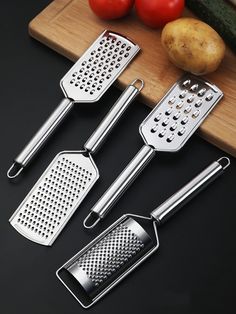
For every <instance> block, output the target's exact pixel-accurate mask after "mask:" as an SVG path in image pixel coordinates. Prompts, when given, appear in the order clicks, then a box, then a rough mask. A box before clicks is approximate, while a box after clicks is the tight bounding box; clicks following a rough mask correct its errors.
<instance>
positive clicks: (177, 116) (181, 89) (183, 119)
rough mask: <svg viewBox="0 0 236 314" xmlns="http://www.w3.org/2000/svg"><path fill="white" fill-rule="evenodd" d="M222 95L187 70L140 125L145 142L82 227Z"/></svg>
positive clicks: (177, 145) (181, 139)
mask: <svg viewBox="0 0 236 314" xmlns="http://www.w3.org/2000/svg"><path fill="white" fill-rule="evenodd" d="M222 97H223V93H222V91H221V90H219V89H218V88H217V87H216V86H215V85H213V84H211V83H210V82H208V81H206V80H203V79H201V78H198V77H196V76H194V75H190V74H186V75H185V76H184V77H183V78H182V79H180V80H179V81H178V82H177V83H176V84H174V85H173V87H172V88H171V89H170V90H169V91H168V92H167V94H166V95H165V96H164V97H163V98H162V99H161V101H160V102H159V103H158V104H157V105H156V107H155V108H154V109H153V110H152V111H151V113H150V114H149V115H148V116H147V118H146V119H145V120H144V121H143V122H142V124H141V125H140V128H139V132H140V134H141V136H142V138H143V140H144V142H145V145H144V146H143V147H142V148H141V150H140V151H139V152H138V153H137V155H136V156H135V157H134V159H133V160H132V161H131V162H130V163H129V164H128V165H127V167H126V168H125V169H124V170H123V172H122V173H121V174H120V175H119V176H118V177H117V179H116V180H115V181H114V182H113V184H112V185H111V186H110V187H109V188H108V190H107V191H106V192H105V193H104V194H103V195H102V197H101V198H100V199H99V201H98V202H97V203H96V204H95V205H94V206H93V208H92V209H91V212H90V214H89V215H88V216H87V217H86V218H85V220H84V226H85V228H93V227H94V226H95V225H96V224H97V223H98V222H99V221H100V220H101V219H103V218H104V217H105V216H106V214H107V213H108V212H109V210H110V209H111V208H112V206H113V205H114V204H115V202H116V201H117V200H118V199H119V198H120V197H121V195H122V194H123V193H124V192H125V190H126V189H127V188H128V187H129V185H130V184H131V183H132V181H133V180H134V179H135V178H136V177H137V175H138V174H139V173H140V172H141V171H142V170H143V169H144V167H145V166H146V165H147V164H148V163H149V162H150V160H151V159H152V158H153V157H154V156H155V154H156V152H157V151H160V152H161V151H163V152H176V151H178V150H180V149H181V148H182V146H183V145H184V144H185V143H186V142H187V140H188V139H189V138H190V137H191V135H192V134H193V133H194V131H195V130H196V129H197V128H198V126H199V125H200V124H201V123H202V122H203V121H204V119H205V118H206V117H207V115H208V114H209V113H210V111H211V110H212V109H213V108H214V106H215V105H216V104H217V103H218V102H219V100H220V99H221V98H222Z"/></svg>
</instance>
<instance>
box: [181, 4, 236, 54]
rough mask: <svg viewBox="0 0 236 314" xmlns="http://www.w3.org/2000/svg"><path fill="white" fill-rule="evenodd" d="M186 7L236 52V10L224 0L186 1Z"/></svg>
mask: <svg viewBox="0 0 236 314" xmlns="http://www.w3.org/2000/svg"><path fill="white" fill-rule="evenodd" d="M186 5H187V7H188V8H189V9H190V10H191V11H193V13H195V14H196V15H197V16H199V17H200V18H201V20H203V21H204V22H206V23H207V24H209V25H210V26H211V27H213V28H214V29H215V30H216V31H217V32H218V33H219V34H220V35H221V36H222V38H223V39H224V41H225V42H226V43H227V44H228V46H229V47H231V49H232V50H233V51H234V52H236V9H235V8H234V7H233V6H232V5H231V4H229V3H227V2H226V1H224V0H198V1H196V0H186Z"/></svg>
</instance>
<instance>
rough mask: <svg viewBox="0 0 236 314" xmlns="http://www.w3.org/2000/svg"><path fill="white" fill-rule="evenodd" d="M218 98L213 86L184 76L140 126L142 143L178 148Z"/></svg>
mask: <svg viewBox="0 0 236 314" xmlns="http://www.w3.org/2000/svg"><path fill="white" fill-rule="evenodd" d="M222 97H223V93H222V91H221V90H220V89H218V88H217V87H216V86H215V85H213V84H211V83H209V82H208V81H205V80H203V79H200V78H198V77H196V76H193V75H189V74H188V75H185V76H184V77H183V78H182V79H180V80H179V81H178V82H177V83H176V84H174V86H173V87H172V88H171V89H170V90H169V92H168V93H167V94H166V95H165V96H164V97H163V98H162V99H161V101H160V102H159V103H158V104H157V106H156V107H155V108H154V109H153V110H152V111H151V113H150V114H149V115H148V116H147V118H146V119H145V120H144V121H143V123H142V124H141V125H140V129H139V130H140V134H141V136H142V137H143V140H144V142H145V143H146V144H147V145H149V146H152V147H153V148H154V149H155V150H157V151H170V152H171V151H173V152H174V151H178V150H179V149H180V148H181V147H182V146H183V145H184V144H185V143H186V141H187V140H188V139H189V138H190V136H191V135H192V134H193V133H194V131H195V130H196V129H197V128H198V126H199V125H200V124H201V123H202V121H203V120H204V119H205V117H206V116H207V115H208V113H209V112H210V111H211V110H212V109H213V108H214V106H215V105H216V104H217V103H218V102H219V100H220V99H221V98H222Z"/></svg>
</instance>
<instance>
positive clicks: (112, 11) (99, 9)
mask: <svg viewBox="0 0 236 314" xmlns="http://www.w3.org/2000/svg"><path fill="white" fill-rule="evenodd" d="M89 5H90V7H91V9H92V10H93V12H94V13H95V14H96V15H97V16H99V17H100V18H102V19H105V20H110V19H118V18H120V17H122V16H125V15H127V14H128V13H129V12H130V10H131V9H132V7H133V5H134V0H89Z"/></svg>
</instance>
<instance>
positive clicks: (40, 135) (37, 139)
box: [7, 98, 74, 179]
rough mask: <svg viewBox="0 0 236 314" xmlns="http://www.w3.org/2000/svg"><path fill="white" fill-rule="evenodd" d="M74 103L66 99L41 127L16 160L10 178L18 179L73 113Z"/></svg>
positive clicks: (9, 173)
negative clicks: (70, 113)
mask: <svg viewBox="0 0 236 314" xmlns="http://www.w3.org/2000/svg"><path fill="white" fill-rule="evenodd" d="M73 104H74V102H73V101H72V100H71V99H69V98H64V99H63V100H62V101H61V102H60V104H59V105H58V106H57V108H56V110H55V111H54V112H53V113H52V114H51V115H50V117H49V118H48V119H47V120H46V121H45V123H44V124H43V125H42V126H41V128H40V129H39V130H38V132H37V133H36V134H35V135H34V137H33V138H32V139H31V140H30V141H29V143H28V144H27V145H26V146H25V147H24V149H23V150H22V151H21V153H20V154H19V155H18V156H17V157H16V158H15V159H14V163H13V164H12V166H11V167H10V168H9V170H8V172H7V176H8V178H10V179H12V178H15V177H17V176H18V175H19V174H20V172H21V171H22V170H23V168H24V167H26V166H27V165H28V164H29V162H30V161H31V160H32V158H33V157H34V156H35V155H36V154H37V152H38V151H39V150H40V148H41V147H42V146H43V144H45V142H46V141H47V139H48V138H49V137H50V135H51V134H52V133H53V132H54V131H55V129H56V128H57V126H58V125H59V124H60V123H61V122H62V121H63V120H64V118H65V117H66V116H67V114H68V113H69V112H70V111H71V109H72V107H73Z"/></svg>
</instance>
